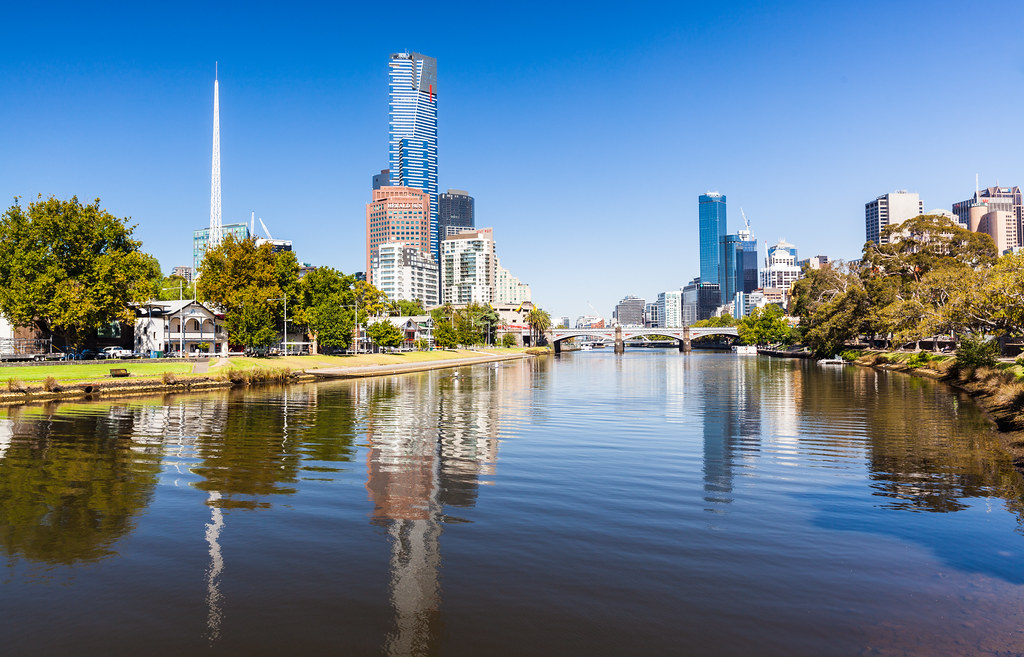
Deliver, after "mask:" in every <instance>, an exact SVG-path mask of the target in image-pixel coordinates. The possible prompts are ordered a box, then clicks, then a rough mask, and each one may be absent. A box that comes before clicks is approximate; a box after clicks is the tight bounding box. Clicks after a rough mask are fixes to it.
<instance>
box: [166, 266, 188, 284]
mask: <svg viewBox="0 0 1024 657" xmlns="http://www.w3.org/2000/svg"><path fill="white" fill-rule="evenodd" d="M192 272H193V269H192V268H191V267H181V266H179V267H175V268H174V269H172V270H171V276H177V277H178V278H184V279H185V280H186V281H187V282H189V283H191V282H192Z"/></svg>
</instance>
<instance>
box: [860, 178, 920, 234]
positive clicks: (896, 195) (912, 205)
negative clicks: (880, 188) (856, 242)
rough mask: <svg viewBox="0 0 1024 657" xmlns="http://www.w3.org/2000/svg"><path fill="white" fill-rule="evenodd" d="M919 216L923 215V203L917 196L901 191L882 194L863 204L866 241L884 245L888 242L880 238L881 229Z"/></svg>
mask: <svg viewBox="0 0 1024 657" xmlns="http://www.w3.org/2000/svg"><path fill="white" fill-rule="evenodd" d="M921 214H924V202H923V201H922V200H921V199H920V197H918V195H917V194H912V193H910V192H908V191H906V190H902V189H901V190H897V191H895V192H892V193H891V194H883V195H881V196H879V197H878V198H876V199H875V200H874V201H871V202H869V203H865V204H864V225H865V235H866V241H868V242H874V243H875V244H886V243H887V242H888V241H889V240H887V239H885V238H884V237H882V229H883V228H885V227H886V226H889V225H892V224H901V223H903V222H904V221H906V220H907V219H913V218H914V217H916V216H918V215H921Z"/></svg>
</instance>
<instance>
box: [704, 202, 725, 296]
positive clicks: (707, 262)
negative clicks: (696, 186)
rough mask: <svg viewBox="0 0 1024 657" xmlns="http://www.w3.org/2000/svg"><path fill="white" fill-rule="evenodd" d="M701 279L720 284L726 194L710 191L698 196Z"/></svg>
mask: <svg viewBox="0 0 1024 657" xmlns="http://www.w3.org/2000/svg"><path fill="white" fill-rule="evenodd" d="M697 218H698V222H699V228H700V280H701V281H704V282H705V283H715V284H716V285H717V284H719V280H720V277H719V261H720V259H721V246H720V242H721V240H722V238H723V237H725V231H726V217H725V194H719V193H718V192H708V193H707V194H701V195H700V197H699V198H698V216H697Z"/></svg>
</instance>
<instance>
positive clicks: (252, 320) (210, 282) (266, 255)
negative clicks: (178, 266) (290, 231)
mask: <svg viewBox="0 0 1024 657" xmlns="http://www.w3.org/2000/svg"><path fill="white" fill-rule="evenodd" d="M298 271H299V268H298V263H297V262H296V260H295V254H293V253H292V252H291V251H281V252H278V253H274V252H273V250H272V249H271V246H270V244H267V243H264V244H261V245H259V246H257V244H256V241H255V240H253V239H245V240H237V239H235V238H234V236H232V235H226V236H225V237H224V240H223V241H222V242H221V243H220V244H219V245H218V246H217V247H216V248H213V249H210V250H209V251H207V252H206V256H205V257H204V258H203V262H202V264H201V265H200V267H199V281H198V283H197V284H196V289H197V292H198V294H199V297H200V298H201V299H202V300H203V301H207V302H210V303H212V304H213V305H215V306H217V307H219V308H220V309H221V310H223V311H224V314H225V317H224V323H225V324H226V325H227V328H228V332H229V334H230V336H231V341H232V342H234V343H236V344H239V343H240V344H243V345H245V346H247V347H251V346H265V344H266V343H265V342H263V341H262V340H263V339H264V338H265V336H266V335H267V332H268V331H276V325H277V322H278V320H279V319H283V316H282V315H283V308H284V303H283V299H284V298H285V295H287V298H288V299H289V300H291V301H292V303H293V307H294V308H295V310H301V308H302V306H301V304H299V303H296V302H298V301H299V299H300V294H299V276H298ZM257 306H262V307H263V308H264V310H257V309H256V307H257ZM243 308H246V310H245V311H244V313H243ZM252 340H257V341H255V342H253V341H252Z"/></svg>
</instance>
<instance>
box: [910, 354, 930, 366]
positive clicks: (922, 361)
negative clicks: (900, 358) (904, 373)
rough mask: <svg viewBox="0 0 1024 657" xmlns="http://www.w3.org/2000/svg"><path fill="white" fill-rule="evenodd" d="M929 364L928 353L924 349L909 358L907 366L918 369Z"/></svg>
mask: <svg viewBox="0 0 1024 657" xmlns="http://www.w3.org/2000/svg"><path fill="white" fill-rule="evenodd" d="M927 364H928V354H926V353H924V352H923V351H919V352H918V353H916V354H914V355H913V356H911V357H910V358H908V359H907V367H910V368H914V369H916V368H918V367H924V366H925V365H927Z"/></svg>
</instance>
